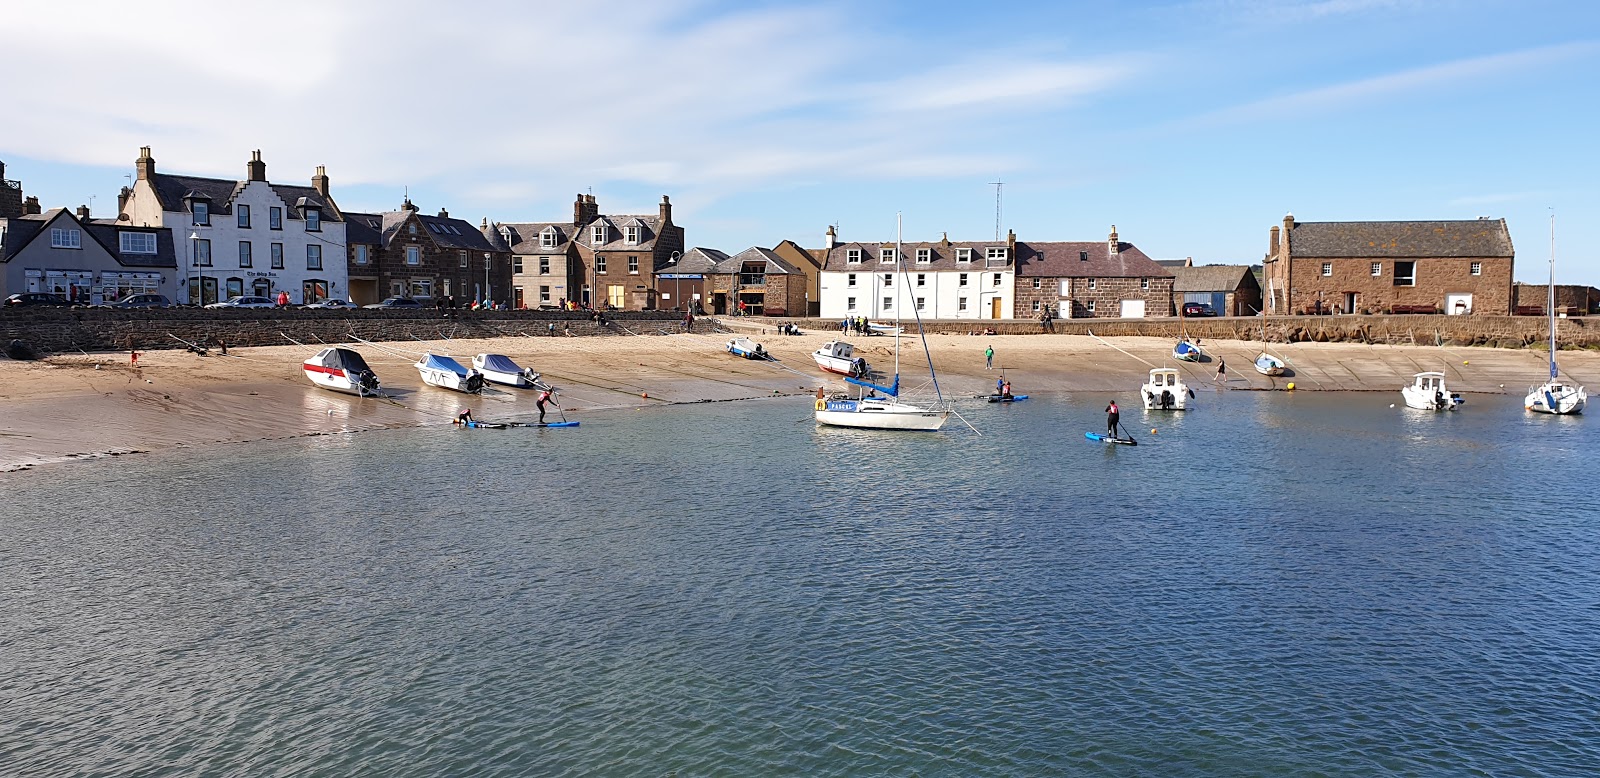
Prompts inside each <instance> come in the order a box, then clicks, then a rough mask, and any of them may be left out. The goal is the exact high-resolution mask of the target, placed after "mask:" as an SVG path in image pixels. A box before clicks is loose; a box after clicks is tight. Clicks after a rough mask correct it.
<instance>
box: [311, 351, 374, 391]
mask: <svg viewBox="0 0 1600 778" xmlns="http://www.w3.org/2000/svg"><path fill="white" fill-rule="evenodd" d="M301 366H302V367H304V368H305V371H306V377H307V378H310V379H311V383H314V384H316V385H317V386H320V387H322V388H324V389H332V390H333V391H335V392H344V393H345V394H353V395H355V396H357V397H376V396H378V394H379V391H380V390H379V388H378V375H377V374H376V373H374V372H372V368H370V367H367V361H366V360H365V359H362V358H361V355H360V354H357V353H356V352H354V351H351V350H350V349H347V348H337V347H333V348H325V349H323V350H321V351H318V352H317V355H316V356H314V357H311V358H310V359H307V360H306V361H305V362H304V363H302V365H301Z"/></svg>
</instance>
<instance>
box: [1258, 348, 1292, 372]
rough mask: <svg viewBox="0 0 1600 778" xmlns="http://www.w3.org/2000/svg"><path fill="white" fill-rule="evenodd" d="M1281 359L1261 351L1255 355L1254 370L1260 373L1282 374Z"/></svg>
mask: <svg viewBox="0 0 1600 778" xmlns="http://www.w3.org/2000/svg"><path fill="white" fill-rule="evenodd" d="M1284 368H1285V366H1284V364H1283V360H1281V359H1279V358H1277V357H1275V356H1273V355H1271V354H1268V353H1267V352H1265V351H1263V352H1261V353H1260V354H1257V355H1256V372H1257V373H1260V374H1262V375H1283V371H1284Z"/></svg>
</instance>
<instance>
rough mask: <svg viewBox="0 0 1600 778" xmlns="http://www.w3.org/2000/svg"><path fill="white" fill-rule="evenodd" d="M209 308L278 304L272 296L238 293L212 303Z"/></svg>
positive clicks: (269, 306)
mask: <svg viewBox="0 0 1600 778" xmlns="http://www.w3.org/2000/svg"><path fill="white" fill-rule="evenodd" d="M206 307H207V308H276V307H278V304H277V303H275V302H273V301H272V298H270V297H256V296H255V295H248V294H246V295H236V296H234V297H229V298H228V299H226V300H223V301H222V302H220V303H212V304H210V305H207V306H206Z"/></svg>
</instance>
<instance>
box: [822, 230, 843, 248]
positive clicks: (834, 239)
mask: <svg viewBox="0 0 1600 778" xmlns="http://www.w3.org/2000/svg"><path fill="white" fill-rule="evenodd" d="M822 245H823V248H826V249H827V250H829V251H832V250H833V247H834V246H837V245H839V233H837V232H835V231H834V229H833V225H832V224H830V225H828V234H827V235H825V236H823V238H822Z"/></svg>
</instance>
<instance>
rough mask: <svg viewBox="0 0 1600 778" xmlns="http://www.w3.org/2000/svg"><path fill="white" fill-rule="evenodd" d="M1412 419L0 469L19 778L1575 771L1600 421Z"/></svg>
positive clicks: (994, 414) (1598, 619) (547, 441)
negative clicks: (1097, 437)
mask: <svg viewBox="0 0 1600 778" xmlns="http://www.w3.org/2000/svg"><path fill="white" fill-rule="evenodd" d="M1019 389H1021V390H1026V388H1025V387H1019ZM1393 395H1394V396H1393V397H1390V396H1389V393H1384V394H1341V395H1312V394H1301V395H1290V394H1283V393H1277V394H1263V393H1249V392H1233V393H1228V394H1223V395H1212V394H1204V393H1203V394H1202V395H1201V396H1200V398H1199V408H1197V409H1196V410H1193V411H1190V412H1188V413H1187V414H1186V415H1181V416H1158V415H1146V414H1142V413H1141V412H1138V411H1133V412H1130V413H1126V414H1125V415H1124V416H1125V419H1126V420H1127V421H1128V426H1129V428H1130V429H1131V430H1132V431H1133V432H1134V433H1135V434H1136V435H1137V437H1138V438H1139V439H1140V445H1139V446H1138V447H1136V448H1130V447H1114V446H1105V445H1102V444H1096V443H1089V442H1087V441H1085V440H1084V439H1083V432H1084V431H1085V430H1098V429H1099V428H1100V427H1101V426H1103V421H1102V419H1103V417H1102V416H1101V414H1100V413H1099V410H1100V408H1101V407H1102V406H1103V405H1104V404H1105V401H1106V400H1107V399H1108V398H1106V397H1103V396H1060V397H1041V396H1037V395H1036V396H1035V398H1034V399H1033V400H1030V401H1028V402H1025V403H1017V404H1015V405H1013V406H992V405H987V404H981V403H977V404H967V405H963V406H961V407H962V413H963V414H964V415H965V416H966V417H967V418H968V419H970V420H971V421H972V422H973V423H974V424H976V425H977V426H978V427H979V428H980V429H981V430H982V432H983V435H982V436H981V437H980V436H977V435H974V434H973V433H971V432H968V431H966V430H965V429H964V428H960V427H959V425H954V423H953V426H955V428H954V429H951V430H947V431H945V432H943V433H937V434H931V435H929V434H920V433H904V434H893V433H887V434H884V433H858V432H848V431H839V430H827V429H817V428H815V427H814V426H813V425H812V424H811V423H810V421H809V416H810V408H811V404H810V400H794V399H786V400H772V401H761V402H748V403H724V404H714V405H705V406H694V407H678V408H671V409H661V410H652V411H619V412H615V413H597V414H594V415H590V416H586V417H584V419H583V426H582V427H580V428H578V429H567V430H535V429H511V430H503V431H498V430H476V431H457V430H454V429H452V428H450V427H448V426H441V427H437V428H428V429H420V430H397V431H386V432H373V433H365V434H359V435H351V436H343V437H331V438H317V439H307V440H297V441H287V442H279V443H268V444H251V445H245V446H222V447H210V448H205V449H200V450H197V451H188V452H174V453H169V454H161V455H154V456H147V457H140V458H123V459H118V460H109V461H98V462H91V463H83V464H76V465H68V466H61V467H54V468H45V469H41V470H35V471H32V472H25V473H15V474H9V475H0V493H3V495H4V507H3V508H0V584H3V585H0V773H3V774H6V775H126V774H135V775H196V774H203V775H241V776H244V775H248V776H271V775H294V776H320V775H328V776H344V775H393V776H437V775H474V776H497V775H504V776H512V775H541V776H550V775H662V776H665V775H680V776H690V775H729V776H733V775H740V776H743V775H804V776H853V775H859V776H876V775H985V776H990V775H1061V774H1073V775H1186V776H1187V775H1198V776H1237V775H1373V774H1403V775H1450V776H1456V775H1497V776H1498V775H1592V774H1594V771H1595V770H1596V765H1600V651H1597V649H1600V562H1597V559H1600V556H1597V554H1596V546H1597V541H1600V510H1597V508H1596V506H1595V504H1594V499H1593V497H1592V491H1593V482H1592V479H1593V474H1594V463H1595V454H1596V452H1597V451H1600V434H1597V432H1596V429H1597V427H1596V425H1597V424H1600V418H1589V419H1585V418H1577V419H1562V418H1551V417H1533V416H1529V415H1525V414H1524V412H1523V411H1522V409H1521V408H1520V406H1519V404H1518V403H1517V401H1516V399H1515V398H1505V397H1473V398H1472V399H1471V401H1470V402H1469V404H1468V405H1467V407H1466V409H1465V410H1463V411H1462V412H1460V413H1455V414H1447V415H1434V414H1425V413H1419V412H1408V411H1405V410H1404V409H1391V408H1389V407H1387V406H1388V404H1389V403H1390V402H1395V401H1397V400H1398V397H1399V395H1398V392H1395V393H1393ZM968 402H969V403H970V401H968ZM1152 427H1153V428H1155V429H1156V430H1157V431H1156V432H1155V433H1154V434H1152V433H1151V432H1150V430H1151V428H1152Z"/></svg>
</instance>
